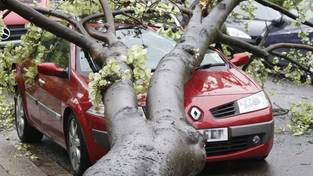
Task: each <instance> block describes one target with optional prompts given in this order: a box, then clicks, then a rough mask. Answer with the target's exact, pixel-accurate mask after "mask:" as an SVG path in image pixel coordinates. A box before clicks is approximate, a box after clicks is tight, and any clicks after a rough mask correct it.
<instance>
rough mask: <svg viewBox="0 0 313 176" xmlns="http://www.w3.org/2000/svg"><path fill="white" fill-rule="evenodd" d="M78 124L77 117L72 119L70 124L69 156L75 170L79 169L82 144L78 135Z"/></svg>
mask: <svg viewBox="0 0 313 176" xmlns="http://www.w3.org/2000/svg"><path fill="white" fill-rule="evenodd" d="M78 130H79V129H78V125H77V122H76V120H75V119H71V121H70V126H69V134H68V141H69V156H70V161H71V164H72V167H73V169H74V170H78V169H79V165H80V160H81V146H80V139H79V136H78Z"/></svg>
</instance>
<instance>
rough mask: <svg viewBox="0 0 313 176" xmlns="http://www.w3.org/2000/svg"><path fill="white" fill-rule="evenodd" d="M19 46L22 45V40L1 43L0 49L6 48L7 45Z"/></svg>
mask: <svg viewBox="0 0 313 176" xmlns="http://www.w3.org/2000/svg"><path fill="white" fill-rule="evenodd" d="M9 43H11V44H13V45H19V44H21V40H9V41H0V47H1V48H4V47H5V46H6V45H7V44H9Z"/></svg>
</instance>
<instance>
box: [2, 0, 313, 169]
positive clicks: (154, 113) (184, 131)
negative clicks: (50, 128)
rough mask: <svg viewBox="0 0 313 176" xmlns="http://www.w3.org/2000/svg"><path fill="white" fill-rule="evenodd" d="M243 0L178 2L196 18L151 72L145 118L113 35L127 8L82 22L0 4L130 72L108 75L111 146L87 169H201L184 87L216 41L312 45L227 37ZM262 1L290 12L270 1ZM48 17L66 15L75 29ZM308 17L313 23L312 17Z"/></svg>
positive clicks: (261, 51)
mask: <svg viewBox="0 0 313 176" xmlns="http://www.w3.org/2000/svg"><path fill="white" fill-rule="evenodd" d="M242 1H243V0H221V1H200V4H195V5H194V6H192V9H186V8H185V7H182V6H181V5H179V4H176V3H175V2H173V3H175V5H177V7H179V9H180V10H181V12H182V13H183V14H185V15H188V16H190V20H189V23H188V25H187V26H186V28H185V30H184V33H183V37H182V39H181V40H179V41H178V43H177V45H176V47H175V48H174V49H173V50H172V51H171V52H170V53H168V54H167V55H166V56H165V57H164V58H163V59H162V60H161V61H160V63H159V64H158V67H157V68H156V71H155V72H154V74H153V76H152V79H151V81H150V85H149V90H148V95H147V110H148V112H147V117H142V114H141V113H140V112H139V110H138V105H137V104H138V103H137V97H136V94H135V91H134V88H133V85H134V81H135V78H134V74H133V69H132V66H131V65H130V64H129V63H127V62H126V60H125V58H126V57H127V54H128V48H127V47H126V46H125V45H124V44H123V43H122V42H120V41H119V40H118V39H117V38H116V35H115V32H116V26H115V22H114V17H115V16H117V15H124V16H126V17H128V18H131V16H129V15H128V14H129V13H132V10H129V9H123V8H121V9H116V10H115V11H112V10H111V9H110V6H109V2H108V1H107V0H100V1H99V2H100V6H101V8H102V10H103V13H101V14H93V15H90V16H86V17H84V18H81V19H80V20H78V19H77V18H75V17H73V16H72V15H70V14H68V13H64V12H61V11H54V10H49V9H45V8H39V7H30V6H26V5H24V4H22V3H21V2H19V1H18V0H1V1H0V8H1V9H2V10H9V11H13V12H16V13H17V14H19V15H20V16H22V17H24V18H25V19H27V20H29V21H30V22H32V23H33V24H34V25H36V26H38V27H40V28H43V29H45V30H47V31H49V32H51V33H53V34H54V35H56V36H59V37H61V38H64V39H65V40H68V41H70V42H72V43H74V44H75V45H77V46H79V47H81V48H83V49H84V50H85V51H86V52H88V53H89V54H90V56H91V58H92V60H93V61H94V62H95V63H97V64H98V65H100V66H102V67H106V66H107V65H110V64H112V63H114V64H116V65H118V68H119V69H118V72H120V73H129V74H128V75H119V74H117V73H115V74H113V75H106V77H105V78H106V79H109V80H110V82H111V83H110V84H106V85H105V87H104V88H103V89H102V91H101V95H102V98H103V99H102V101H103V103H104V105H105V108H106V114H105V117H106V118H107V120H108V127H109V129H110V131H109V132H110V136H111V150H110V151H109V153H108V154H106V155H105V156H104V157H103V158H102V159H100V160H99V161H98V162H97V163H96V164H95V165H93V166H92V167H91V168H89V169H88V170H87V171H86V173H85V175H196V174H197V173H198V172H200V171H201V170H202V168H203V167H204V164H205V156H206V155H205V150H204V142H203V137H202V136H201V135H200V134H199V133H198V132H197V131H196V130H195V129H194V128H193V127H191V126H190V125H189V124H188V123H187V122H186V120H185V119H186V118H185V112H184V107H183V100H184V99H183V98H184V96H183V88H184V84H185V83H186V81H188V79H189V78H190V75H191V73H192V71H193V70H194V69H196V68H197V67H198V66H199V65H200V63H201V62H202V60H203V56H204V55H205V53H206V52H207V50H208V48H209V46H210V45H211V44H213V43H218V42H219V43H225V44H228V45H237V46H238V47H240V48H242V49H244V50H247V51H249V52H251V53H253V54H254V55H256V56H259V57H263V58H267V57H269V55H270V54H273V52H272V51H273V50H275V49H277V48H281V47H286V46H288V47H289V46H290V47H294V48H305V49H307V50H310V51H313V47H311V46H308V45H293V44H281V45H275V46H270V47H268V48H261V47H259V46H253V45H251V44H248V43H246V42H244V41H241V40H238V39H236V38H233V37H230V36H227V35H225V34H224V33H223V32H222V30H221V29H223V25H224V22H225V20H226V18H227V17H228V16H229V14H230V13H231V12H232V11H233V9H234V8H235V7H236V6H238V5H239V3H240V2H242ZM257 2H259V3H262V4H263V5H266V6H269V7H271V8H276V9H275V10H278V11H280V12H281V13H285V14H286V15H287V12H285V11H284V10H283V9H281V8H278V7H277V6H274V5H273V4H272V3H269V2H267V1H262V0H258V1H257ZM149 12H151V10H150V11H149ZM151 13H153V12H151ZM289 15H290V14H289ZM48 16H49V17H51V16H52V17H56V18H60V19H62V20H65V21H66V22H67V23H68V24H70V26H71V27H69V26H67V25H63V23H58V22H57V21H55V20H54V19H51V18H49V17H48ZM290 16H291V15H290ZM98 18H104V19H105V20H104V21H105V22H104V23H105V26H106V28H107V30H106V32H98V31H95V30H93V29H92V28H90V26H88V25H87V24H88V22H89V21H92V20H94V19H98ZM295 18H296V16H295ZM141 20H142V19H141ZM141 20H139V19H138V20H137V21H139V22H142V21H141ZM303 23H306V24H309V23H308V22H307V21H303ZM274 54H275V53H274ZM105 78H103V79H105Z"/></svg>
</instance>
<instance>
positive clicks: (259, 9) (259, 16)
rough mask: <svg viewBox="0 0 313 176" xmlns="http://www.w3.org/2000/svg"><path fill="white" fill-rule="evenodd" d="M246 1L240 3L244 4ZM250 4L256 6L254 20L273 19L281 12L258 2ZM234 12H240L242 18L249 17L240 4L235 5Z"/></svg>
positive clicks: (279, 15)
mask: <svg viewBox="0 0 313 176" xmlns="http://www.w3.org/2000/svg"><path fill="white" fill-rule="evenodd" d="M245 4H247V2H242V3H240V5H245ZM252 5H253V6H254V7H255V8H256V9H255V19H256V20H266V21H271V20H275V19H279V18H280V17H281V14H280V13H279V12H277V11H276V10H273V9H271V8H269V7H265V6H263V5H261V4H259V3H256V2H252ZM234 12H235V13H238V14H240V15H241V16H242V17H243V18H244V19H249V14H248V12H246V11H244V10H242V9H241V8H240V6H237V7H236V8H235V10H234Z"/></svg>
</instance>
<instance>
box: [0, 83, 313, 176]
mask: <svg viewBox="0 0 313 176" xmlns="http://www.w3.org/2000/svg"><path fill="white" fill-rule="evenodd" d="M265 89H266V91H267V92H268V93H269V94H270V97H271V100H272V103H275V104H277V105H279V106H280V107H282V108H289V107H290V105H291V104H292V103H296V102H299V101H313V92H312V90H313V87H312V86H307V87H297V86H292V85H290V84H288V83H286V82H283V83H280V84H273V83H272V82H271V81H268V82H267V83H266V85H265ZM274 108H275V105H274ZM274 119H275V139H274V146H273V149H272V152H271V153H270V155H269V156H268V158H267V159H266V160H265V161H254V160H242V161H228V162H220V163H214V164H210V165H207V166H206V169H205V170H204V171H203V172H202V173H201V174H200V176H209V175H222V176H224V175H231V176H250V175H251V176H272V175H273V176H313V134H312V135H305V136H301V137H295V136H292V133H291V131H290V130H289V129H288V128H287V124H288V122H289V115H284V116H276V117H274ZM2 134H3V132H2ZM5 135H6V137H9V138H10V142H11V143H14V144H15V145H19V144H18V143H19V142H18V140H17V139H16V138H17V137H16V134H15V132H14V131H13V132H9V134H7V133H6V134H5ZM29 150H30V151H31V152H32V153H33V154H34V155H35V156H37V157H38V159H35V160H34V163H35V164H37V165H38V166H39V167H40V168H42V169H43V170H46V173H47V174H48V175H57V174H60V173H64V170H65V171H69V172H70V171H71V169H70V167H69V160H68V158H67V154H66V152H65V151H64V150H63V149H62V148H61V147H59V146H58V145H57V144H55V143H53V142H51V141H50V140H49V139H46V138H45V139H44V140H43V142H42V143H40V144H36V145H29ZM52 171H53V172H52Z"/></svg>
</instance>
